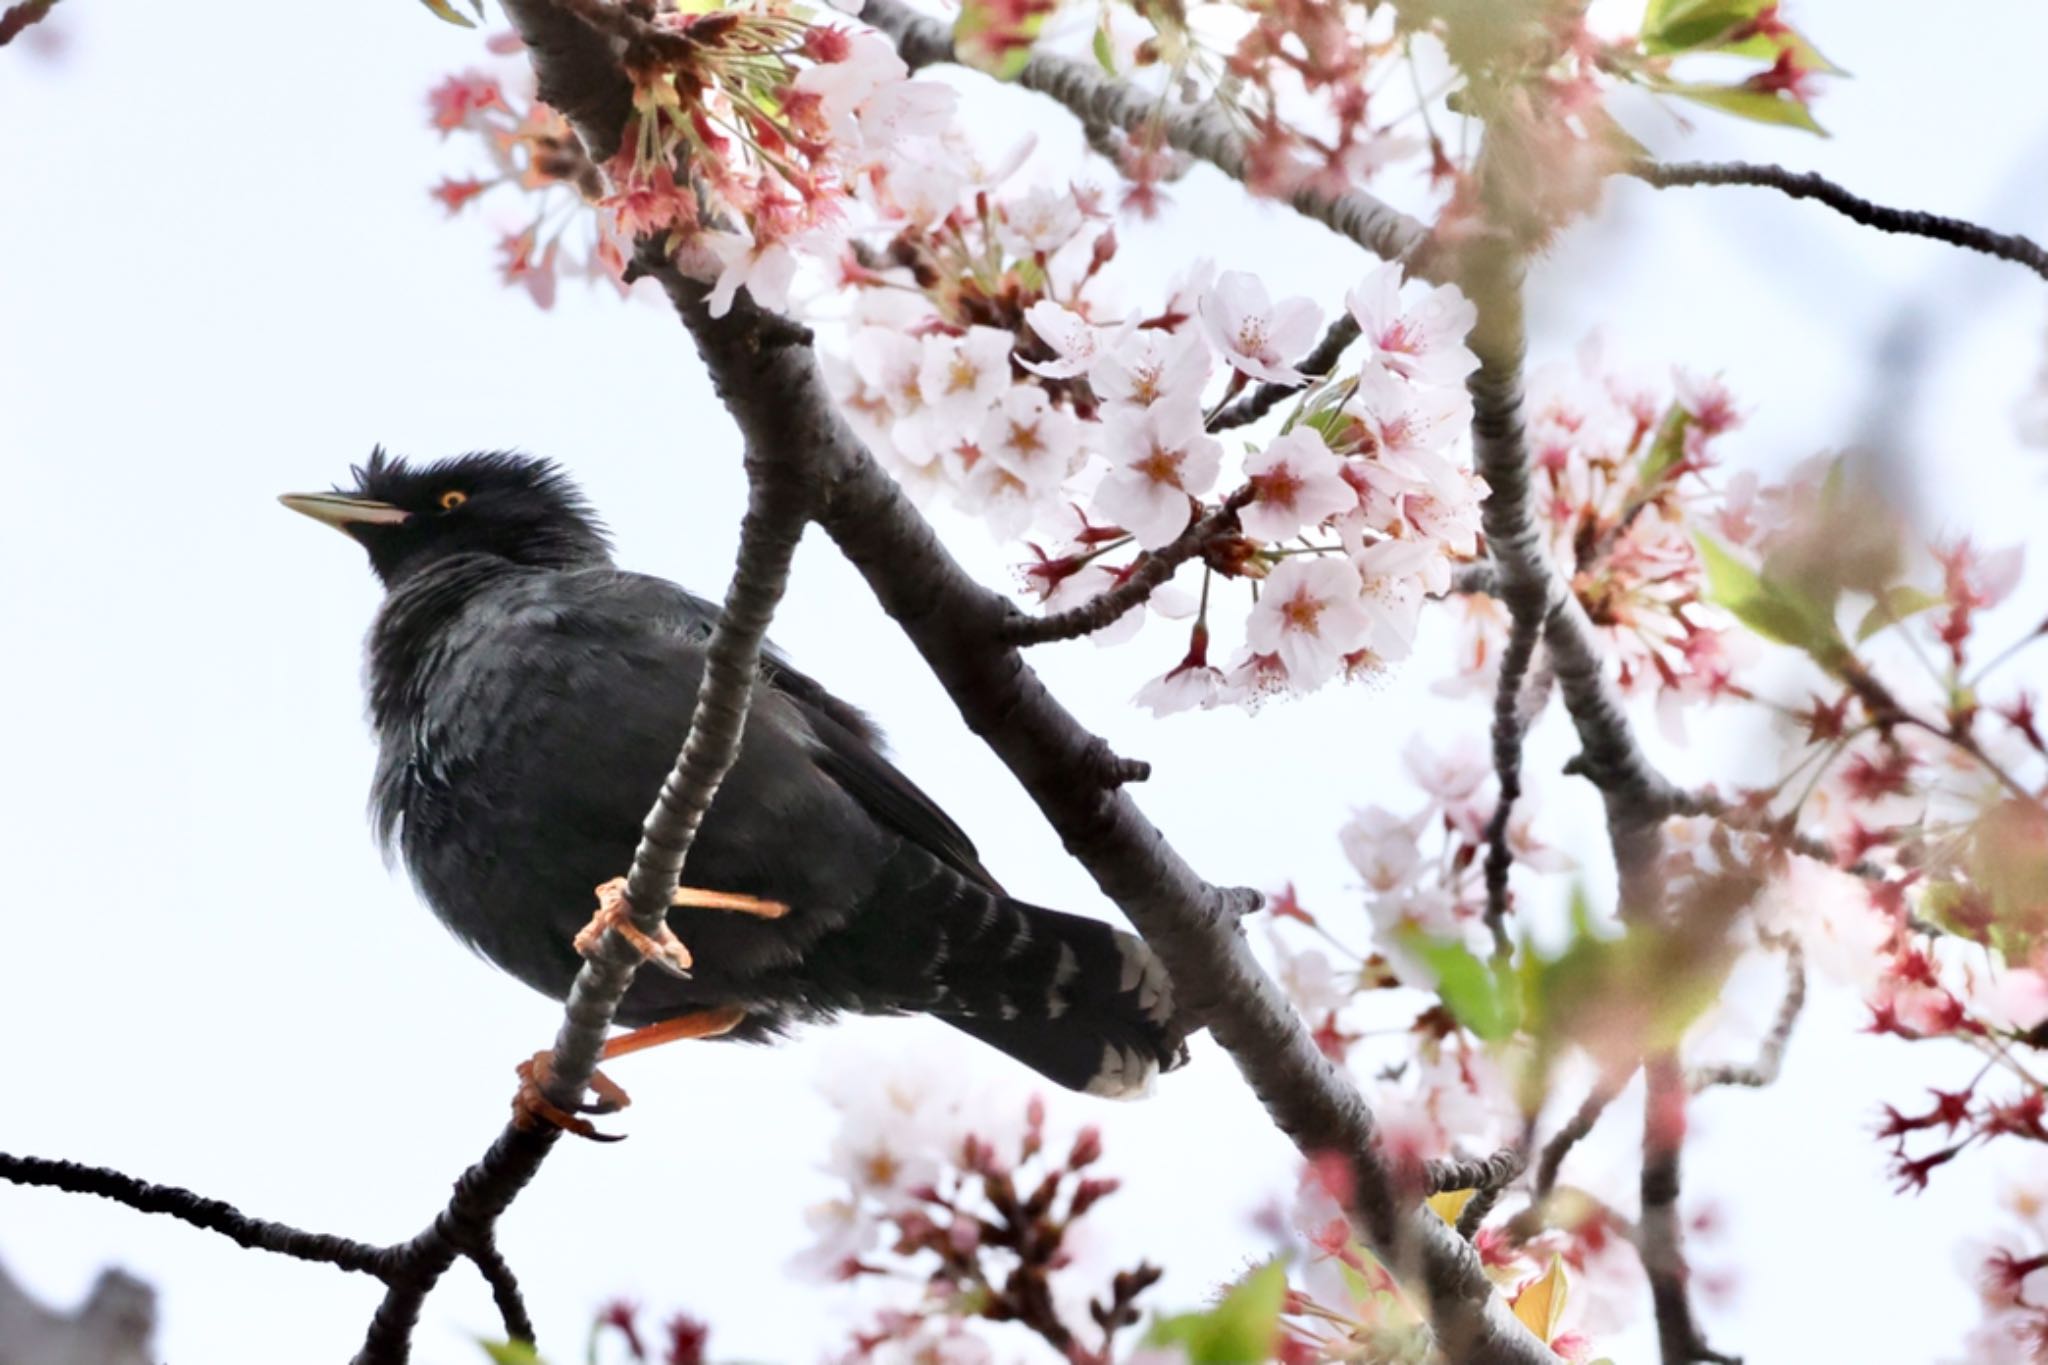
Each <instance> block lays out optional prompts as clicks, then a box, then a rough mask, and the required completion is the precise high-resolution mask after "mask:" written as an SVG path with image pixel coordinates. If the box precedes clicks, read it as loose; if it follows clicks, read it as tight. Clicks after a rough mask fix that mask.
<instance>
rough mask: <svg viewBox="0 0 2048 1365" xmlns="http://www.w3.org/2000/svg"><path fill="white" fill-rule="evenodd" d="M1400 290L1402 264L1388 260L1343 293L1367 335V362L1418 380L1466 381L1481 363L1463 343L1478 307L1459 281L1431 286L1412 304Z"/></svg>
mask: <svg viewBox="0 0 2048 1365" xmlns="http://www.w3.org/2000/svg"><path fill="white" fill-rule="evenodd" d="M1401 294H1402V273H1401V267H1400V266H1399V265H1396V264H1393V263H1391V262H1389V263H1388V264H1386V265H1382V266H1380V267H1379V268H1377V269H1376V270H1374V271H1373V272H1372V273H1371V274H1370V275H1367V276H1366V277H1365V278H1364V279H1363V280H1361V281H1360V282H1359V283H1358V284H1357V285H1356V286H1355V287H1354V288H1353V289H1352V290H1351V292H1350V293H1348V294H1346V295H1345V296H1344V302H1345V305H1346V307H1348V308H1349V309H1350V310H1351V316H1352V317H1353V318H1354V319H1356V320H1357V322H1358V326H1359V328H1360V330H1361V332H1362V334H1363V336H1364V340H1365V344H1366V347H1367V352H1366V365H1367V367H1368V368H1371V367H1372V366H1383V367H1384V368H1386V369H1388V370H1390V371H1392V372H1393V373H1395V374H1398V375H1400V376H1401V377H1402V378H1404V379H1410V380H1413V381H1415V382H1416V383H1418V384H1432V385H1438V386H1446V385H1452V384H1461V383H1463V382H1464V379H1465V376H1466V375H1468V374H1470V373H1472V371H1474V370H1476V369H1478V368H1479V358H1478V357H1477V356H1475V355H1473V354H1472V352H1471V351H1470V350H1468V349H1466V347H1465V334H1466V333H1468V332H1470V331H1471V330H1472V324H1473V323H1474V322H1476V321H1477V320H1478V316H1479V314H1478V310H1477V309H1475V308H1474V307H1473V306H1472V303H1471V300H1469V299H1467V298H1466V297H1465V295H1464V294H1463V293H1462V292H1460V291H1459V289H1458V288H1457V286H1455V285H1448V284H1445V285H1437V286H1435V287H1433V288H1430V289H1429V290H1428V291H1427V292H1426V293H1424V294H1423V295H1422V296H1421V298H1420V299H1419V300H1417V301H1416V302H1415V303H1414V304H1413V306H1407V305H1404V303H1403V301H1402V298H1401Z"/></svg>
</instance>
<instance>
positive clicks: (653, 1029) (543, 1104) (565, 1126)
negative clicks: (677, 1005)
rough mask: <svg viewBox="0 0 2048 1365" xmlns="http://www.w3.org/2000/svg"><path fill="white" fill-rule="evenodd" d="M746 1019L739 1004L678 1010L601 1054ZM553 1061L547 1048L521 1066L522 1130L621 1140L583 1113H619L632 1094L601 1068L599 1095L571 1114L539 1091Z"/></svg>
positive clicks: (610, 1043)
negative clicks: (545, 1129) (547, 1128)
mask: <svg viewBox="0 0 2048 1365" xmlns="http://www.w3.org/2000/svg"><path fill="white" fill-rule="evenodd" d="M746 1017H747V1012H746V1011H745V1010H743V1009H740V1008H739V1007H738V1006H736V1005H726V1006H722V1007H720V1008H718V1009H711V1010H699V1011H697V1012H696V1013H694V1014H679V1015H677V1016H676V1017H675V1018H673V1019H664V1020H662V1021H661V1022H660V1023H658V1024H649V1025H648V1026H647V1027H646V1028H636V1029H634V1030H632V1031H631V1032H630V1033H622V1034H620V1035H619V1036H618V1037H616V1038H612V1039H608V1040H607V1041H606V1042H605V1045H604V1051H603V1052H601V1053H600V1054H599V1055H600V1056H601V1057H602V1058H603V1059H604V1060H605V1061H607V1062H609V1061H611V1060H613V1059H614V1058H617V1057H624V1056H626V1055H627V1054H628V1053H633V1052H640V1051H642V1050H644V1049H646V1048H650V1047H659V1046H660V1045H661V1044H663V1043H673V1042H680V1041H682V1040H683V1039H686V1038H716V1037H718V1036H719V1035H720V1034H725V1033H730V1032H732V1031H733V1030H734V1029H735V1028H738V1027H739V1025H740V1022H741V1021H742V1020H744V1019H745V1018H746ZM554 1063H555V1054H554V1053H552V1052H545V1051H543V1052H536V1053H534V1054H533V1056H532V1057H530V1058H528V1059H527V1060H526V1061H523V1062H521V1063H520V1064H519V1068H518V1070H519V1092H518V1093H517V1094H515V1095H514V1096H513V1097H512V1121H513V1123H514V1124H516V1125H518V1126H519V1127H521V1128H537V1127H540V1126H541V1125H542V1124H548V1125H551V1126H553V1127H556V1128H560V1129H561V1130H563V1131H564V1132H568V1133H574V1134H576V1136H578V1137H586V1138H589V1139H590V1140H591V1141H593V1142H617V1141H618V1140H619V1139H620V1137H621V1136H623V1135H622V1134H619V1133H605V1132H600V1131H599V1130H598V1128H597V1126H596V1125H595V1124H593V1123H591V1122H590V1120H588V1119H586V1118H583V1117H582V1115H583V1114H616V1113H618V1112H619V1111H620V1110H621V1109H624V1108H625V1107H626V1106H627V1105H629V1104H631V1103H632V1102H633V1099H632V1096H630V1095H628V1094H627V1093H626V1091H625V1089H624V1087H622V1086H620V1085H619V1083H618V1082H617V1081H615V1080H613V1079H612V1078H611V1077H609V1076H607V1075H605V1074H604V1073H603V1072H602V1071H599V1072H595V1073H593V1074H592V1076H591V1078H590V1088H591V1089H592V1090H593V1091H595V1092H596V1094H597V1098H596V1099H595V1100H594V1101H592V1102H591V1103H589V1104H586V1105H579V1106H578V1107H577V1109H578V1112H577V1113H573V1114H572V1113H570V1112H568V1111H567V1110H565V1109H563V1108H561V1107H560V1106H559V1105H556V1104H554V1103H552V1102H551V1101H549V1099H548V1098H547V1096H546V1095H544V1094H542V1093H541V1091H542V1090H543V1089H544V1088H545V1087H546V1085H547V1083H548V1080H549V1079H550V1077H551V1076H552V1075H553V1071H554Z"/></svg>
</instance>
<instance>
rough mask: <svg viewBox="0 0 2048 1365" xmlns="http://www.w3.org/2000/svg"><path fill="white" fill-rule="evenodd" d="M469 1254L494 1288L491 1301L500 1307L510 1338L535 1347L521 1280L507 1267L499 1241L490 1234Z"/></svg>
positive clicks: (486, 1233) (474, 1246) (530, 1319)
mask: <svg viewBox="0 0 2048 1365" xmlns="http://www.w3.org/2000/svg"><path fill="white" fill-rule="evenodd" d="M467 1252H468V1255H469V1259H470V1261H471V1262H472V1263H473V1264H474V1265H475V1266H476V1268H477V1273H478V1274H480V1275H482V1276H483V1277H484V1283H486V1284H488V1285H490V1287H491V1300H492V1302H494V1303H496V1304H497V1305H498V1316H499V1317H500V1318H501V1319H503V1320H504V1323H505V1335H506V1337H507V1338H508V1339H509V1340H512V1341H524V1342H527V1343H529V1344H531V1343H532V1341H533V1340H534V1335H533V1319H532V1318H531V1317H530V1316H528V1315H527V1312H526V1299H525V1297H524V1296H523V1295H521V1294H520V1292H519V1280H518V1277H517V1276H515V1275H513V1273H512V1267H511V1266H509V1265H507V1264H506V1263H505V1256H504V1253H502V1252H500V1251H499V1250H498V1239H497V1237H496V1236H495V1235H494V1234H493V1233H491V1232H489V1231H486V1232H485V1233H484V1234H483V1236H482V1237H481V1238H480V1239H479V1240H478V1241H476V1242H475V1243H474V1244H472V1245H471V1246H470V1247H468V1248H467Z"/></svg>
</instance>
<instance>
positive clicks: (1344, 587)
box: [1245, 452, 1372, 691]
mask: <svg viewBox="0 0 2048 1365" xmlns="http://www.w3.org/2000/svg"><path fill="white" fill-rule="evenodd" d="M1326 453H1327V452H1326ZM1371 635H1372V618H1371V617H1370V616H1368V615H1367V614H1366V610H1365V607H1364V606H1363V605H1362V604H1361V603H1360V601H1359V583H1358V572H1357V570H1355V569H1353V568H1352V567H1351V565H1350V563H1349V562H1347V561H1346V560H1343V559H1338V558H1328V559H1325V558H1310V557H1296V558H1293V559H1288V560H1285V561H1283V562H1282V563H1281V564H1280V565H1279V567H1277V568H1275V569H1274V570H1273V572H1272V574H1271V575H1270V576H1269V577H1268V578H1267V579H1266V583H1265V589H1264V591H1263V592H1261V593H1260V595H1259V603H1258V605H1257V606H1256V607H1254V608H1252V614H1251V619H1250V620H1248V621H1246V622H1245V639H1246V640H1247V641H1248V642H1249V643H1250V645H1251V647H1252V648H1253V649H1254V650H1256V651H1258V652H1259V653H1261V654H1272V655H1276V656H1278V658H1279V659H1280V662H1281V663H1282V664H1283V665H1284V666H1285V667H1286V669H1287V677H1288V680H1289V681H1290V682H1291V683H1293V684H1294V686H1295V687H1296V688H1298V689H1300V690H1302V691H1307V690H1308V689H1310V688H1312V687H1316V686H1319V685H1321V684H1322V683H1325V682H1327V681H1329V680H1330V679H1331V678H1333V677H1335V676H1336V675H1337V673H1338V672H1339V671H1341V670H1342V668H1343V667H1344V656H1345V655H1347V654H1350V653H1352V652H1354V651H1356V650H1359V649H1362V648H1364V647H1365V644H1366V642H1367V640H1368V639H1369V638H1370V637H1371Z"/></svg>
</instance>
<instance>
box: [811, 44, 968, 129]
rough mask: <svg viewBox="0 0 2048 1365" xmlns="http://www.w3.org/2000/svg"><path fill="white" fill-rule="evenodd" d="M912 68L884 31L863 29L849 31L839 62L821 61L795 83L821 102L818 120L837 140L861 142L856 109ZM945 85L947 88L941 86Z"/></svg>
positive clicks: (904, 75) (901, 78) (902, 78)
mask: <svg viewBox="0 0 2048 1365" xmlns="http://www.w3.org/2000/svg"><path fill="white" fill-rule="evenodd" d="M909 74H910V68H909V67H908V66H906V65H905V64H904V62H903V59H902V58H901V57H900V56H898V55H897V53H896V47H895V45H894V44H893V43H891V42H890V41H889V40H888V39H887V38H884V37H883V36H882V35H881V34H879V33H875V32H871V31H865V30H864V31H860V32H855V33H849V34H847V41H846V51H845V55H844V56H843V57H842V58H841V59H840V60H839V61H836V62H820V63H818V64H816V65H814V66H809V67H806V68H804V69H803V70H802V71H800V72H798V73H797V77H796V80H795V81H794V82H792V85H793V87H794V89H795V91H796V93H797V94H798V95H801V96H810V97H812V98H815V99H816V100H817V101H818V115H819V120H820V122H821V123H822V125H823V128H824V130H825V131H826V132H828V133H829V134H830V136H832V137H833V138H834V139H836V140H838V141H840V142H844V143H848V144H858V143H859V141H860V137H861V125H860V120H859V118H858V116H857V111H858V110H859V109H860V107H861V105H863V104H865V103H866V102H867V101H868V100H869V99H870V98H872V97H873V96H874V95H875V93H876V92H877V91H879V90H881V89H882V88H883V87H885V86H887V85H890V84H893V83H896V82H900V81H902V80H904V79H905V78H906V77H907V76H908V75H909ZM940 88H942V89H943V88H944V87H940Z"/></svg>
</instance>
